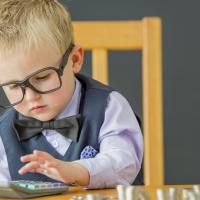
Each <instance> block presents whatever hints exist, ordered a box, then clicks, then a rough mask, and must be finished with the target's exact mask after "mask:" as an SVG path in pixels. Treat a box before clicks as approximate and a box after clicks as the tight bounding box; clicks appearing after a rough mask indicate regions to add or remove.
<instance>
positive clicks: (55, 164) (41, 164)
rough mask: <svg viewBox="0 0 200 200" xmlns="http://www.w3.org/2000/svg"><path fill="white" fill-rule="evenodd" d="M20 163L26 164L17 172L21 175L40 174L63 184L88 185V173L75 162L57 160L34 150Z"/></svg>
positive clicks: (23, 157) (22, 158)
mask: <svg viewBox="0 0 200 200" xmlns="http://www.w3.org/2000/svg"><path fill="white" fill-rule="evenodd" d="M21 161H22V162H28V163H27V164H26V165H24V166H23V167H22V168H21V169H20V170H19V174H21V175H23V174H25V173H28V172H32V173H40V174H43V175H45V176H48V177H50V178H52V179H56V180H58V181H62V182H65V183H77V184H79V185H88V184H89V173H88V171H87V170H86V169H85V168H84V167H83V166H82V165H80V164H78V163H76V162H65V161H61V160H57V159H55V158H54V157H53V156H51V155H50V154H48V153H46V152H43V151H39V150H34V151H33V154H29V155H25V156H22V157H21Z"/></svg>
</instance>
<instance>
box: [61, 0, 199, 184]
mask: <svg viewBox="0 0 200 200" xmlns="http://www.w3.org/2000/svg"><path fill="white" fill-rule="evenodd" d="M62 3H64V4H65V5H67V6H68V8H69V10H70V11H71V16H72V19H73V20H126V19H141V18H142V17H144V16H160V17H161V18H162V21H163V81H164V86H163V89H164V134H165V135H164V140H165V182H166V183H169V184H176V183H185V184H186V183H187V184H189V183H200V173H199V169H200V159H199V158H198V152H199V151H200V145H198V144H199V141H200V126H199V124H200V123H199V119H200V112H199V111H200V109H199V105H198V102H200V93H199V92H198V91H199V90H198V87H199V86H198V82H199V81H198V80H199V79H198V77H199V72H200V68H199V66H200V61H199V58H200V56H199V52H200V47H199V46H200V45H199V44H200V42H199V37H198V36H200V25H199V19H200V12H199V8H200V1H199V0H191V1H187V0H165V1H162V0H98V1H97V0H71V1H70V0H69V1H62ZM195 25H196V27H195ZM110 56H111V61H110V64H111V69H110V70H111V72H112V76H111V83H110V84H111V85H112V86H114V87H115V88H117V89H118V90H119V91H121V92H122V93H123V94H124V95H125V96H126V97H127V98H128V100H129V101H130V102H131V104H132V106H133V107H134V110H135V111H136V112H138V113H139V114H141V83H140V81H139V80H140V58H141V54H140V53H139V52H137V53H134V54H132V52H123V53H122V52H110ZM89 58H90V54H89V53H86V62H85V64H84V70H83V71H84V72H85V73H90V67H89V65H90V62H89V61H88V59H89ZM117 80H120V81H117ZM130 91H131V92H132V91H133V92H134V94H133V95H130V94H129V93H130Z"/></svg>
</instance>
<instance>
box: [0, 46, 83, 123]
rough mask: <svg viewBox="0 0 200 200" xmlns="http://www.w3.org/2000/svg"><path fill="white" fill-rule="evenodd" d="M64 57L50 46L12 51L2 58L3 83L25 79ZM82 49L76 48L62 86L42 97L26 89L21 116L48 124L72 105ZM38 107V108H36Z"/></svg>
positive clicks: (64, 74)
mask: <svg viewBox="0 0 200 200" xmlns="http://www.w3.org/2000/svg"><path fill="white" fill-rule="evenodd" d="M61 60H62V55H60V53H59V52H58V51H56V50H55V49H53V48H52V47H49V46H45V45H44V46H43V48H40V49H37V50H33V51H31V52H30V53H27V54H26V53H24V52H20V51H19V52H13V53H12V54H10V55H7V56H0V72H1V73H0V83H1V84H2V83H6V82H9V81H13V80H19V81H20V80H24V79H25V78H26V77H27V76H28V75H30V74H31V73H33V72H35V71H37V70H39V69H43V68H45V67H49V66H51V67H56V68H58V66H59V65H60V62H61ZM82 62H83V50H82V48H81V47H78V46H76V47H74V48H73V50H72V52H71V54H70V56H69V59H68V63H67V65H66V67H65V69H64V73H63V76H62V77H61V80H62V87H61V88H60V89H58V90H57V91H54V92H52V93H48V94H39V93H37V92H35V91H33V90H31V89H30V88H27V87H26V89H25V90H26V91H25V96H24V99H23V101H22V102H21V103H19V104H18V105H16V106H15V109H16V110H17V111H18V112H20V113H21V114H23V115H25V116H29V117H33V118H36V119H38V120H41V121H48V120H51V119H53V118H54V117H56V116H57V115H58V114H59V113H61V112H62V111H63V109H64V108H65V107H66V106H67V104H68V103H69V101H70V99H71V97H72V95H73V92H74V88H75V76H74V74H75V73H78V72H79V71H80V69H81V66H82ZM34 108H35V109H34Z"/></svg>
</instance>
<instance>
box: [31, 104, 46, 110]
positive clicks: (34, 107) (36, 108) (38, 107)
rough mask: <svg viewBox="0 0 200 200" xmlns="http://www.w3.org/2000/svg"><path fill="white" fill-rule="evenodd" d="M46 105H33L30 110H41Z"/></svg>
mask: <svg viewBox="0 0 200 200" xmlns="http://www.w3.org/2000/svg"><path fill="white" fill-rule="evenodd" d="M46 107H47V106H46V105H44V106H33V107H32V108H31V111H42V110H44V109H45V108H46Z"/></svg>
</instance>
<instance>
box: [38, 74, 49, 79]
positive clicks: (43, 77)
mask: <svg viewBox="0 0 200 200" xmlns="http://www.w3.org/2000/svg"><path fill="white" fill-rule="evenodd" d="M49 76H50V74H46V75H45V76H38V77H36V78H35V79H36V80H45V79H48V78H49Z"/></svg>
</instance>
